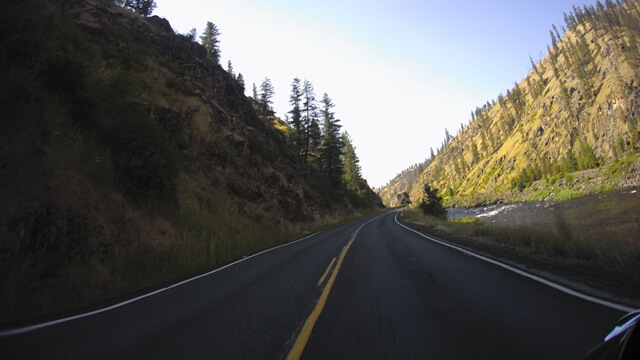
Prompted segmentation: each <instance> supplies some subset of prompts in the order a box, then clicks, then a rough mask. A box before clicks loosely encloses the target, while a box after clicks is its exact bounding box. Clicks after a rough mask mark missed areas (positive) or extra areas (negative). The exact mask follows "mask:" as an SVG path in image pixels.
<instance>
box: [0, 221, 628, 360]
mask: <svg viewBox="0 0 640 360" xmlns="http://www.w3.org/2000/svg"><path fill="white" fill-rule="evenodd" d="M395 215H396V213H395V212H390V213H386V214H383V215H381V216H379V217H376V218H373V219H372V218H370V219H364V220H360V221H357V222H353V223H350V224H346V225H343V226H340V227H338V228H335V229H332V230H329V231H326V232H323V233H320V234H316V235H313V236H311V237H308V238H306V239H303V240H300V241H297V242H295V243H292V244H289V245H286V246H282V247H279V248H276V249H273V250H270V251H267V252H265V253H262V254H258V255H256V256H252V257H248V258H246V259H244V260H242V261H241V262H238V263H235V264H232V265H230V266H227V267H225V268H223V269H219V270H218V271H216V272H214V273H211V274H209V275H206V276H203V277H200V278H198V279H195V280H193V281H190V282H187V283H184V284H181V285H179V286H176V287H173V288H170V289H167V290H164V291H160V292H159V293H157V294H154V295H152V296H147V297H145V298H143V299H139V300H136V301H133V302H130V303H128V304H125V305H122V306H119V307H116V308H114V309H111V310H107V311H102V312H98V313H96V314H93V315H90V316H84V317H80V318H77V319H73V320H69V321H65V322H61V323H58V324H54V325H50V326H45V327H42V328H39V329H36V330H32V331H26V332H22V333H19V334H13V335H6V329H5V332H4V335H0V358H2V359H45V358H46V359H93V358H95V359H129V358H136V359H139V358H143V359H145V358H148V359H261V358H265V359H277V358H285V357H287V355H288V354H290V352H291V351H292V349H293V350H294V352H295V350H296V349H297V350H299V351H301V352H302V358H306V359H414V358H415V359H580V358H581V357H582V356H583V355H584V354H586V352H588V350H590V349H591V348H592V347H594V346H595V345H597V344H598V343H599V342H600V341H601V340H602V339H603V337H604V336H605V335H606V334H607V333H608V332H609V331H610V330H611V329H612V328H613V325H614V324H615V322H616V320H617V319H618V318H619V317H620V316H622V315H623V313H622V312H620V311H618V310H612V309H610V308H607V307H605V306H602V305H598V304H594V303H591V302H588V301H585V300H582V299H580V298H577V297H575V296H572V295H568V294H565V293H563V292H560V291H558V290H556V289H554V288H551V287H549V286H547V285H544V284H541V283H539V282H536V281H534V280H531V279H528V278H526V277H523V276H522V275H518V274H516V273H513V272H511V271H508V270H505V269H503V268H501V267H499V266H496V265H494V264H490V263H487V262H486V261H483V260H480V259H477V258H475V257H472V256H469V255H466V254H464V253H462V252H459V251H457V250H455V249H451V248H448V247H445V246H442V245H439V244H437V243H434V242H432V241H429V240H427V239H425V238H423V237H421V236H419V235H417V234H414V233H413V232H411V231H409V230H407V229H405V228H403V227H400V226H399V225H397V224H396V222H395V220H394V217H395ZM358 229H359V231H358ZM354 233H356V235H355V236H354ZM330 264H331V265H332V267H331V268H330V270H329V271H327V268H328V267H329V265H330ZM321 278H322V280H323V281H322V282H321V283H320V284H318V282H319V280H320V279H321Z"/></svg>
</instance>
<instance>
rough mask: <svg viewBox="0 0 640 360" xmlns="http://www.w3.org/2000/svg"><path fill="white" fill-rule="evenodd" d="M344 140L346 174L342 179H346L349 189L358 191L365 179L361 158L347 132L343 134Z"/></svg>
mask: <svg viewBox="0 0 640 360" xmlns="http://www.w3.org/2000/svg"><path fill="white" fill-rule="evenodd" d="M342 141H343V142H344V144H343V147H344V154H343V155H342V162H343V164H344V174H343V175H342V179H343V180H344V183H345V185H346V186H347V189H349V190H352V191H357V190H358V189H359V188H360V183H361V182H362V180H363V179H362V173H361V169H360V159H358V155H357V154H356V148H355V146H353V142H352V140H351V137H350V136H349V134H348V133H347V132H344V133H343V134H342Z"/></svg>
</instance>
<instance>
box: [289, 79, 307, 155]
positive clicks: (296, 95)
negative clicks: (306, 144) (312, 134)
mask: <svg viewBox="0 0 640 360" xmlns="http://www.w3.org/2000/svg"><path fill="white" fill-rule="evenodd" d="M301 101H302V89H301V88H300V79H298V78H294V79H293V82H291V95H289V104H290V105H291V106H292V108H291V110H290V111H289V114H290V115H291V118H290V119H289V125H290V126H291V129H292V130H293V131H292V136H291V137H292V140H293V144H294V146H295V147H296V149H297V150H298V153H300V151H301V150H302V139H303V133H304V129H303V127H302V112H301V109H300V102H301Z"/></svg>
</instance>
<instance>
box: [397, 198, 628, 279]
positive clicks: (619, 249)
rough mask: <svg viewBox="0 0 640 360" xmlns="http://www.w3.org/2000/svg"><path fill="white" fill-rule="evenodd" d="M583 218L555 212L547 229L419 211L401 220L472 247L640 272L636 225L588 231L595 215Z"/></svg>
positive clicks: (593, 226)
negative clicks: (450, 218)
mask: <svg viewBox="0 0 640 360" xmlns="http://www.w3.org/2000/svg"><path fill="white" fill-rule="evenodd" d="M621 210H622V209H621ZM605 211H606V210H605ZM622 211H624V210H622ZM622 211H621V212H622ZM584 216H585V217H583V218H582V221H576V220H575V214H573V213H570V214H564V213H562V212H556V213H555V214H554V217H553V222H554V224H553V225H552V226H550V227H549V228H546V229H545V228H533V227H526V226H500V225H493V224H484V223H482V222H481V221H478V219H475V221H471V220H464V219H463V220H462V221H460V220H456V221H446V220H441V219H437V218H434V217H431V216H425V215H423V214H421V213H420V212H419V211H418V210H416V209H407V210H405V211H404V212H403V214H402V219H403V220H404V221H407V222H409V223H413V224H417V225H420V226H424V227H426V228H431V229H433V230H438V231H442V232H444V233H446V234H450V235H453V236H454V237H462V238H465V240H467V243H469V244H471V245H473V244H474V243H475V244H477V245H489V246H495V245H497V246H500V247H501V248H504V247H507V248H511V249H512V250H513V251H514V252H515V253H518V254H535V255H536V256H540V255H542V256H546V257H550V258H558V259H570V260H578V261H585V262H594V263H599V264H604V265H607V266H609V267H612V268H616V269H626V270H629V271H637V270H640V269H639V268H638V266H639V264H640V262H639V261H640V241H639V239H637V234H638V231H639V230H640V229H638V225H637V224H636V225H635V226H634V224H633V223H628V222H620V223H614V224H611V223H605V222H604V221H602V220H601V221H600V222H599V223H591V224H590V226H589V227H590V229H587V228H585V222H588V221H589V220H591V221H592V222H593V220H594V216H593V214H585V215H584ZM620 216H624V215H623V214H620ZM596 228H600V229H599V230H597V229H596Z"/></svg>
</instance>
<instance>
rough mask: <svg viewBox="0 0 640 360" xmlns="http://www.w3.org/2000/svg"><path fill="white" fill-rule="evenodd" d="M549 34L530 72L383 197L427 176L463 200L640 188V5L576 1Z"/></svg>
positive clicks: (450, 199) (414, 193)
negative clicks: (422, 167) (562, 22)
mask: <svg viewBox="0 0 640 360" xmlns="http://www.w3.org/2000/svg"><path fill="white" fill-rule="evenodd" d="M550 36H551V45H550V46H549V49H548V50H549V52H548V54H547V55H546V56H545V57H544V58H543V59H542V60H540V61H539V62H538V63H537V64H536V63H534V62H533V61H532V62H531V63H532V70H531V72H530V73H529V75H528V76H527V77H526V78H525V79H524V80H523V81H521V82H520V83H516V84H515V85H514V87H513V88H510V89H509V90H508V91H507V92H506V94H505V95H502V94H500V95H499V96H498V97H497V99H496V100H493V101H490V102H489V101H488V102H487V103H486V104H484V105H482V106H480V107H478V108H476V109H475V111H473V112H472V115H471V117H472V118H471V121H470V122H469V124H468V125H466V126H463V128H462V129H461V130H460V132H459V133H458V134H457V135H456V136H455V137H453V136H450V137H449V136H448V137H447V138H446V139H445V140H444V142H443V145H442V147H441V148H440V149H438V152H437V155H436V156H435V157H434V158H432V159H430V160H431V163H430V164H429V166H428V167H427V168H426V169H425V170H424V172H423V173H422V175H421V176H420V178H419V179H417V180H416V181H413V182H411V184H408V185H407V187H406V188H403V187H402V186H398V182H397V181H396V182H392V183H390V184H389V185H388V186H387V187H386V188H384V189H382V190H381V191H380V194H381V196H382V198H383V199H384V201H385V203H387V204H391V205H393V204H394V199H395V196H396V194H397V193H398V192H400V191H409V192H410V194H411V197H412V198H413V199H418V198H419V197H420V195H421V193H422V186H423V184H424V183H425V182H428V183H431V184H434V185H435V186H436V187H438V188H439V189H440V190H441V192H442V193H443V195H444V196H445V200H446V203H447V204H448V205H463V206H470V205H480V204H486V203H493V202H502V201H505V202H509V201H520V200H542V199H546V200H562V199H566V198H570V197H575V196H579V195H581V194H586V193H594V192H600V191H607V190H611V189H616V188H624V187H629V186H637V185H640V163H639V162H638V158H639V155H638V149H640V142H639V128H638V121H639V119H640V90H639V85H640V66H639V65H640V48H639V47H638V39H639V38H640V3H639V2H638V1H623V2H617V3H614V2H612V1H607V2H605V4H602V3H600V2H598V3H597V4H596V6H585V7H583V8H577V7H576V8H574V10H573V12H571V13H570V14H565V25H564V26H555V25H554V26H553V29H552V30H550Z"/></svg>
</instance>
